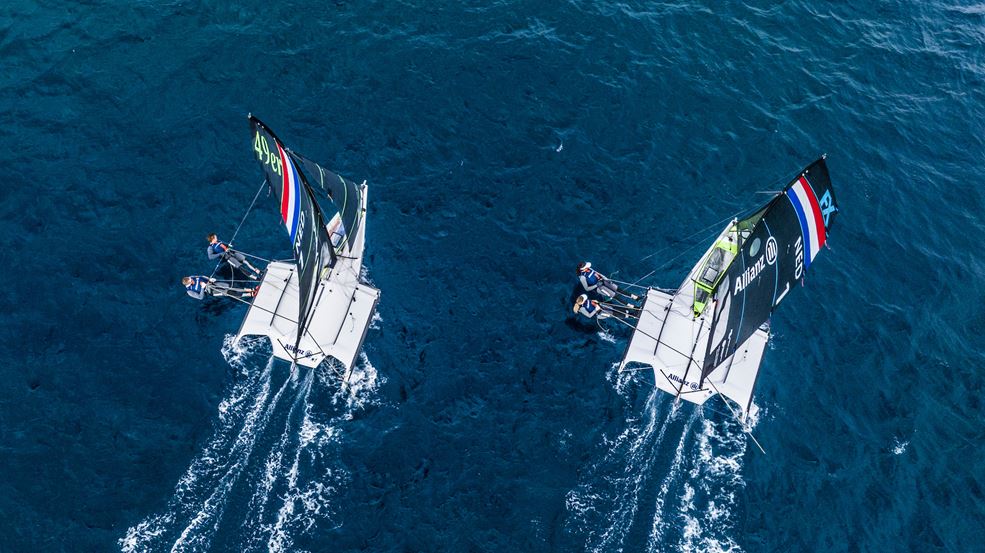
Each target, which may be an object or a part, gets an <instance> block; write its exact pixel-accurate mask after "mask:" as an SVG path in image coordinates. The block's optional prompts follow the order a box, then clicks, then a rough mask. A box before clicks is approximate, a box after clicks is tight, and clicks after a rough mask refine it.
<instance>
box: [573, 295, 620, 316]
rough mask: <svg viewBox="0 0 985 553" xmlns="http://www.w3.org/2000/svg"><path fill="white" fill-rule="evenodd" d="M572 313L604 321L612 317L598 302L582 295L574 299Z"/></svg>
mask: <svg viewBox="0 0 985 553" xmlns="http://www.w3.org/2000/svg"><path fill="white" fill-rule="evenodd" d="M572 311H574V312H575V313H577V314H579V315H582V316H584V317H586V318H589V319H594V318H595V317H598V318H599V319H605V318H608V317H611V316H612V315H611V313H609V310H608V309H607V308H606V306H604V305H603V304H601V303H599V302H598V300H590V299H588V294H582V295H580V296H578V297H577V298H576V299H575V306H574V307H573V308H572Z"/></svg>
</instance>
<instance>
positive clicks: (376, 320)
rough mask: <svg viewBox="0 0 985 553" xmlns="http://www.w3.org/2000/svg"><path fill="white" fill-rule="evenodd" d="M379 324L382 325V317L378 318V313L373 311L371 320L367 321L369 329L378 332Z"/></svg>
mask: <svg viewBox="0 0 985 553" xmlns="http://www.w3.org/2000/svg"><path fill="white" fill-rule="evenodd" d="M381 324H383V317H382V316H380V312H379V311H373V318H372V319H370V320H369V328H371V329H373V330H379V329H380V325H381Z"/></svg>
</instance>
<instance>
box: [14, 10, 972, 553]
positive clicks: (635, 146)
mask: <svg viewBox="0 0 985 553" xmlns="http://www.w3.org/2000/svg"><path fill="white" fill-rule="evenodd" d="M983 44H985V6H983V5H982V4H980V3H977V4H976V3H975V2H970V1H968V2H962V1H959V0H951V1H938V0H931V1H927V2H922V1H921V2H913V1H911V2H903V1H900V0H895V1H886V2H821V1H790V2H782V3H770V2H745V3H726V2H710V1H708V2H625V3H616V2H599V1H567V2H544V1H536V0H531V1H527V2H512V3H511V2H503V1H499V2H492V1H490V2H471V1H469V2H441V1H438V2H416V3H414V2H398V1H390V2H350V1H345V0H339V1H335V2H312V3H309V4H304V3H301V2H288V3H277V2H238V3H227V2H185V1H171V2H112V3H104V2H86V3H76V2H44V3H35V2H30V1H23V0H14V1H13V2H12V3H11V2H7V3H4V4H3V6H0V61H2V64H0V67H2V69H3V72H2V74H0V114H2V120H3V125H2V126H0V138H2V144H3V147H2V148H0V165H2V167H3V169H4V171H3V174H4V185H3V186H2V187H0V194H2V196H0V210H2V212H0V260H2V266H3V267H4V268H5V269H6V278H5V279H4V283H3V286H2V288H0V307H2V310H3V325H2V327H0V329H2V330H0V332H2V337H3V341H2V346H3V347H2V348H0V371H2V373H0V550H2V551H4V552H6V551H11V552H21V551H110V550H121V549H122V550H123V551H264V550H274V551H463V552H464V551H470V552H472V551H475V552H478V551H489V552H493V551H495V552H500V551H537V552H540V551H593V552H595V551H598V552H608V551H626V552H629V551H641V550H646V551H657V552H663V551H731V552H738V551H747V552H757V551H777V552H779V551H784V552H787V551H823V552H841V551H846V552H854V551H858V552H876V551H879V552H882V551H887V552H888V551H893V552H895V551H921V552H923V551H947V552H965V551H983V550H985V545H983V538H985V535H983V528H985V455H983V454H985V447H983V445H982V443H983V438H985V413H983V411H985V406H983V402H982V398H981V394H982V388H983V361H985V360H983V355H982V347H983V345H985V339H983V338H982V336H981V334H982V332H983V331H985V314H983V313H985V312H983V309H982V303H983V301H985V289H983V287H982V285H983V284H985V282H983V281H985V261H983V258H982V256H981V251H982V245H981V244H982V235H983V234H985V224H983V223H982V217H981V213H982V210H983V208H985V192H983V188H982V186H981V185H980V174H981V169H980V167H981V164H982V162H983V161H985V138H983V137H985V47H983ZM248 112H253V113H255V114H257V115H258V116H260V117H261V118H263V119H264V120H265V121H267V122H268V123H269V124H270V125H271V126H272V127H273V128H274V129H276V130H277V132H278V133H279V134H280V135H281V136H282V138H284V139H285V140H286V141H287V142H288V143H289V144H290V145H292V146H294V147H295V148H296V149H297V150H299V151H301V152H303V153H305V154H307V155H308V156H309V157H312V158H314V159H317V160H319V161H320V162H322V163H323V164H324V165H326V166H327V167H331V168H333V169H335V170H337V171H339V172H340V173H342V174H344V175H347V176H349V177H351V178H352V179H354V180H362V179H366V180H368V181H369V184H370V208H369V219H368V220H369V227H368V229H369V230H368V232H369V246H368V255H367V258H366V266H367V267H368V277H369V278H370V279H371V280H372V281H373V282H374V283H375V284H376V285H377V286H378V287H379V288H381V289H382V290H383V296H382V301H381V303H380V306H379V319H378V320H377V321H376V322H375V323H374V325H373V326H374V328H373V329H372V330H371V331H370V332H369V335H368V337H367V340H366V345H365V356H364V357H363V358H362V360H361V362H360V366H359V370H358V371H357V377H358V378H357V380H358V383H357V386H356V392H355V395H354V396H349V395H347V394H345V393H340V391H339V387H338V385H337V384H336V383H335V382H334V381H333V380H332V379H331V378H330V376H329V375H328V373H327V371H324V370H322V371H318V372H310V371H301V372H298V373H295V374H293V375H292V374H290V370H289V367H287V366H286V365H285V364H283V363H281V362H277V363H271V362H270V361H269V348H268V347H267V346H264V345H263V344H262V343H253V344H250V345H247V346H245V347H242V348H233V347H231V346H230V345H229V344H228V337H229V336H230V335H231V334H233V333H235V331H236V329H237V328H238V325H239V321H240V319H241V317H242V315H243V309H242V306H237V305H216V304H213V305H211V306H208V305H204V304H201V303H198V302H195V301H192V300H190V299H189V298H188V297H186V296H185V294H184V291H183V290H182V289H181V287H180V285H179V284H178V279H179V278H180V277H181V276H183V275H185V274H191V273H202V272H208V271H209V270H210V269H211V266H210V265H209V263H208V262H207V261H206V259H205V256H204V251H203V248H204V242H203V240H202V236H203V234H204V233H206V232H209V231H215V232H218V233H220V234H221V235H223V236H230V235H231V234H232V232H233V231H234V230H235V228H236V226H237V224H238V223H239V221H240V218H241V216H242V215H243V212H244V211H245V210H246V207H247V206H248V204H249V203H250V200H251V199H252V197H253V194H254V193H255V191H256V189H257V187H258V186H259V184H260V180H261V178H262V177H261V174H260V171H259V168H258V166H257V165H256V163H255V161H254V159H253V157H252V152H251V145H250V142H249V139H250V136H249V129H248V125H247V122H246V117H245V116H246V114H247V113H248ZM822 152H827V153H828V154H829V160H828V162H829V167H830V170H831V175H832V181H833V182H834V186H835V189H836V191H837V193H838V197H839V201H840V204H841V209H842V210H841V215H840V218H839V220H838V222H837V226H836V227H835V229H834V231H833V233H832V235H831V236H830V239H829V244H830V246H831V249H830V251H825V252H823V253H822V254H821V257H820V258H819V259H818V260H816V261H815V263H814V264H813V265H812V266H811V273H810V275H809V276H808V279H807V285H806V287H805V288H803V289H802V290H799V291H798V292H797V293H796V294H795V295H793V296H791V297H790V298H789V299H788V300H786V301H785V302H784V306H783V308H782V309H780V310H779V312H778V313H777V315H776V317H775V319H774V325H773V328H774V332H775V334H774V337H773V338H772V341H771V344H770V347H769V350H768V354H767V357H766V360H765V363H764V365H763V370H762V372H761V376H760V379H759V383H758V390H757V396H756V404H757V405H758V406H759V408H760V415H759V419H758V422H757V424H756V427H755V429H754V432H755V434H756V436H757V437H758V438H759V440H760V441H761V442H762V443H763V445H764V447H765V448H766V451H767V454H766V455H763V454H760V453H758V451H757V450H756V449H755V448H754V447H753V446H752V445H751V444H750V443H748V442H747V440H746V438H745V437H744V436H743V435H742V433H741V432H740V430H739V428H738V426H737V425H736V424H735V423H733V422H730V421H729V418H728V417H727V416H724V415H723V414H722V413H721V412H720V411H721V410H722V405H721V404H720V403H710V404H709V405H708V406H707V407H706V408H704V409H696V408H695V407H694V406H691V405H689V404H683V405H681V406H679V407H678V408H677V409H674V408H673V407H672V402H673V398H671V397H669V396H666V395H663V394H659V395H658V394H654V393H653V392H652V376H651V375H648V374H646V373H639V374H637V375H635V376H633V377H625V376H622V377H620V376H618V375H616V374H615V370H614V368H613V363H614V362H616V361H618V360H619V359H620V358H621V356H622V352H623V348H624V346H625V344H626V338H627V336H626V333H624V332H622V331H620V330H618V329H612V331H611V332H609V333H598V332H594V331H591V330H588V331H586V330H584V329H581V328H578V327H576V326H572V325H570V324H567V323H566V320H567V317H568V312H567V305H566V302H567V299H568V294H569V292H570V289H571V286H572V284H573V282H574V281H573V268H574V265H575V264H576V262H577V261H580V260H582V259H583V258H589V259H591V260H592V261H593V262H594V263H595V265H596V266H599V267H600V268H602V269H603V270H607V271H609V272H613V271H618V275H617V276H620V277H625V278H635V277H639V276H643V275H645V274H646V273H649V272H650V271H652V270H656V272H655V273H654V274H653V276H652V277H651V278H650V279H649V282H650V283H652V284H654V285H659V286H668V287H672V286H676V285H677V284H679V282H680V281H681V279H682V278H683V276H684V274H685V273H686V271H687V269H688V268H689V267H690V266H691V265H692V264H693V263H694V262H695V260H696V257H697V255H698V254H699V253H700V248H701V247H702V246H703V244H705V243H707V242H706V241H707V240H708V239H709V238H710V235H711V234H713V233H714V230H708V229H709V228H711V227H713V226H714V224H715V223H716V222H718V221H720V220H721V219H724V218H726V217H728V216H729V215H731V214H734V213H736V212H739V211H742V210H744V209H746V208H749V207H751V206H753V205H755V204H757V203H759V202H761V201H763V199H764V198H765V197H766V196H763V195H762V194H758V192H759V191H763V190H775V189H776V188H777V187H778V184H779V182H778V181H780V180H782V178H783V177H786V176H789V175H790V174H791V173H792V172H793V171H796V170H797V169H799V168H800V167H801V166H803V165H805V164H806V163H808V162H809V161H811V160H813V159H814V158H815V157H816V156H817V155H818V154H820V153H822ZM258 203H259V205H258V208H257V209H256V210H255V211H254V212H253V213H252V214H251V215H250V218H249V219H248V220H247V222H246V224H245V225H244V226H243V230H242V231H241V232H240V234H239V235H238V237H237V242H238V243H239V244H240V245H241V247H242V248H243V249H246V250H247V251H250V252H252V253H256V254H257V255H262V256H265V257H286V256H287V255H289V253H288V249H287V241H286V240H285V239H284V236H283V235H282V231H281V229H280V227H279V225H278V220H277V214H276V208H275V207H274V205H273V202H272V200H269V199H268V198H266V197H261V199H260V201H259V202H258ZM703 229H705V230H703ZM695 233H696V234H697V237H696V238H691V239H690V240H685V238H687V237H689V236H691V235H692V234H695ZM695 245H697V249H691V250H689V251H688V252H684V254H683V255H681V256H678V254H679V253H680V252H682V251H683V250H685V249H686V248H690V247H692V246H695ZM654 252H658V254H657V255H655V256H653V257H651V258H650V259H648V260H646V261H643V262H641V261H640V260H641V259H642V258H644V257H645V256H647V255H650V254H653V253H654ZM675 257H676V259H675Z"/></svg>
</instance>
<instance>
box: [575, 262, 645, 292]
mask: <svg viewBox="0 0 985 553" xmlns="http://www.w3.org/2000/svg"><path fill="white" fill-rule="evenodd" d="M578 280H579V282H581V286H582V288H584V289H585V291H586V292H596V293H598V294H600V295H601V296H603V297H606V298H614V297H616V295H620V296H623V297H626V298H629V299H632V300H638V299H639V297H638V296H636V295H634V294H626V293H624V292H620V291H619V286H618V285H617V284H616V283H615V282H612V280H610V279H608V278H607V277H606V276H605V275H603V274H602V273H600V272H598V271H596V270H595V269H593V268H592V263H591V262H590V261H584V262H582V263H581V264H580V265H578Z"/></svg>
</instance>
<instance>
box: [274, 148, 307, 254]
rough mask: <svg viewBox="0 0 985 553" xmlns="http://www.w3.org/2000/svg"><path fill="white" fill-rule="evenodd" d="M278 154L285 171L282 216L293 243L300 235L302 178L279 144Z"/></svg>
mask: <svg viewBox="0 0 985 553" xmlns="http://www.w3.org/2000/svg"><path fill="white" fill-rule="evenodd" d="M277 153H278V154H280V161H281V167H282V169H283V171H284V185H283V186H284V188H283V189H282V190H281V195H280V216H281V218H282V219H284V226H285V227H287V233H288V234H290V235H291V242H292V243H293V242H294V237H295V236H297V233H298V218H299V216H300V213H301V177H300V176H298V170H297V169H296V168H295V167H294V162H293V161H291V158H290V156H288V155H287V152H285V151H284V148H281V146H280V144H279V143H278V144H277Z"/></svg>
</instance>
